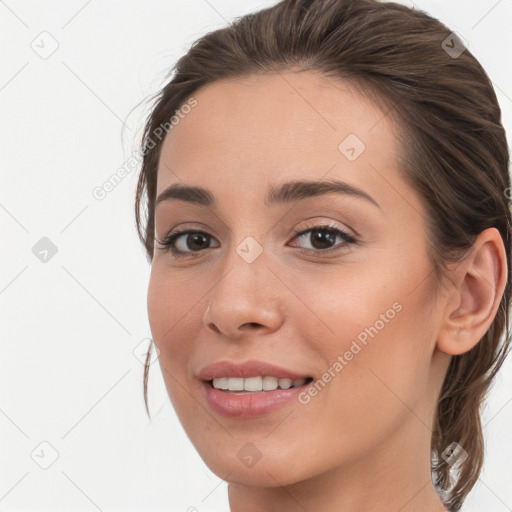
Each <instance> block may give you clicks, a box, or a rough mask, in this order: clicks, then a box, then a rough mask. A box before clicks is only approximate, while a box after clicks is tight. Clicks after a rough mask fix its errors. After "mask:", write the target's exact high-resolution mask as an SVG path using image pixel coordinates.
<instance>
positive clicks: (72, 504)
mask: <svg viewBox="0 0 512 512" xmlns="http://www.w3.org/2000/svg"><path fill="white" fill-rule="evenodd" d="M274 3H275V2H274V1H263V0H259V1H257V0H244V2H243V3H242V2H240V1H236V0H208V1H206V0H187V1H185V0H182V1H177V0H171V1H169V0H166V1H146V2H142V1H137V2H135V1H122V2H121V1H101V0H90V1H86V0H73V1H70V0H67V1H51V2H50V1H24V2H22V1H15V0H0V55H1V60H0V64H1V65H0V140H1V151H0V170H1V171H0V172H1V187H0V230H1V233H2V242H1V249H2V250H1V252H0V254H1V258H2V259H1V265H0V314H1V320H0V340H1V357H0V511H4V512H5V511H21V510H27V511H28V510H38V511H60V510H76V511H79V510H80V511H81V510H83V511H89V510H90V511H94V510H101V511H105V512H106V511H114V510H144V511H158V510H166V511H187V510H192V508H190V507H195V508H196V509H197V510H198V511H200V512H203V511H227V510H228V502H227V490H226V488H227V485H226V483H225V482H223V481H222V480H221V479H219V478H218V477H217V476H215V475H213V474H212V473H211V471H209V470H208V469H207V468H206V466H205V465H204V464H203V462H202V461H201V459H200V457H199V456H198V454H197V453H196V452H195V450H194V448H193V447H192V445H191V444H190V442H189V441H188V439H187V437H186V435H185V433H184V431H183V429H182V428H181V426H180V424H179V422H178V420H177V418H176V416H175V414H174V412H173V410H172V408H171V406H170V403H169V400H168V398H167V395H166V392H165V389H164V387H163V380H162V377H161V373H160V369H159V367H158V365H154V366H153V367H152V373H151V381H150V399H151V401H150V405H151V410H152V413H153V419H152V421H151V422H150V421H149V420H148V418H147V416H146V414H145V410H144V407H143V400H142V372H143V365H142V363H141V362H140V361H139V360H138V359H137V357H136V356H135V355H134V350H135V353H136V354H140V353H143V352H144V350H145V349H146V343H147V338H148V337H150V335H151V334H150V329H149V323H148V320H147V309H146V291H147V283H148V277H149V270H150V268H149V264H148V263H147V261H146V258H145V254H144V251H143V249H142V246H141V245H140V243H139V241H138V238H137V236H136V232H135V223H134V213H133V209H134V208H133V201H134V194H135V184H136V174H137V169H136V168H135V169H132V170H131V172H130V173H129V174H128V176H127V177H126V178H125V179H124V180H123V181H122V182H121V183H120V184H119V185H118V186H117V187H116V188H115V189H114V190H113V191H111V192H110V193H109V194H108V195H107V196H106V197H105V198H104V199H103V200H98V199H95V197H93V195H92V191H93V189H94V188H95V187H97V186H101V185H102V184H103V183H104V182H105V181H107V180H108V179H109V177H110V176H111V175H112V174H113V173H114V172H116V170H117V169H119V168H120V167H121V166H122V165H123V164H124V162H125V161H126V160H127V158H128V157H129V156H130V154H131V153H132V150H134V148H135V145H134V144H136V143H137V142H138V139H137V137H138V135H140V130H141V127H142V122H143V119H144V116H145V114H146V113H147V107H146V106H144V104H142V105H140V106H138V105H139V103H140V102H142V101H143V100H145V99H146V98H148V96H149V95H150V94H152V93H154V92H156V91H157V90H158V88H159V87H160V86H162V85H163V83H164V82H163V80H164V78H165V75H166V73H167V72H168V70H169V69H170V67H171V65H172V64H173V63H174V62H175V60H176V59H177V58H178V57H179V56H180V55H181V54H182V53H183V52H184V51H185V50H186V49H187V47H188V46H189V45H190V44H191V43H192V42H193V41H194V40H195V39H196V38H198V37H199V36H201V35H202V34H203V33H205V32H207V31H210V30H212V29H214V28H218V27H221V26H224V25H225V24H226V22H227V21H229V20H230V19H232V18H233V17H234V16H238V15H242V14H244V13H247V12H251V11H254V10H257V9H258V8H260V7H267V6H270V5H273V4H274ZM404 3H406V5H409V6H412V5H413V2H410V1H408V2H406V1H404ZM414 5H415V7H416V8H418V9H422V10H425V11H427V12H429V13H431V14H433V15H434V16H436V17H438V18H439V19H441V21H443V22H444V23H446V24H447V25H448V26H449V27H450V28H452V29H453V30H455V31H457V32H458V33H459V34H461V35H462V36H463V37H464V39H465V40H466V42H467V43H468V47H469V49H470V50H471V51H472V52H473V53H474V55H475V56H476V57H477V58H478V59H479V60H480V61H481V63H482V64H483V66H484V68H485V69H486V70H487V72H488V74H489V76H490V77H491V79H492V81H493V83H494V84H495V87H496V91H497V95H498V99H499V102H500V105H501V107H502V111H503V120H504V124H505V127H506V129H507V134H508V137H509V141H510V140H511V139H510V137H511V127H512V67H511V65H510V62H511V60H510V53H511V50H512V32H511V30H510V22H511V21H512V0H500V1H497V0H478V1H476V0H473V1H468V0H449V1H441V0H437V1H434V0H416V1H415V2H414ZM45 31H46V32H47V33H48V34H49V35H48V34H46V35H42V36H40V34H41V32H45ZM42 38H45V39H44V42H41V39H42ZM52 41H56V43H55V42H54V43H52ZM52 44H55V45H56V44H58V48H57V50H56V51H55V52H54V53H53V54H52V55H51V56H49V57H48V58H46V59H43V58H41V57H40V56H39V54H38V53H36V51H34V49H33V46H36V45H39V47H40V48H41V50H39V51H41V52H42V51H43V48H42V47H43V46H44V48H45V49H46V50H45V51H48V49H49V48H51V45H52ZM31 45H32V46H31ZM123 122H124V123H125V124H126V128H125V129H124V130H122V124H123ZM42 237H47V238H49V239H50V240H51V241H52V242H53V244H55V246H56V247H57V250H58V252H57V253H56V254H55V255H54V256H53V257H52V258H51V259H50V260H49V261H48V262H47V263H42V262H41V261H40V260H39V259H38V258H36V256H35V255H34V254H33V252H32V248H33V247H34V245H35V244H36V243H37V242H38V241H39V240H40V239H41V238H42ZM144 340H146V341H144ZM141 343H142V345H141V346H140V347H139V348H138V349H137V348H136V347H138V346H139V344H141ZM511 384H512V361H510V360H509V361H508V363H507V365H506V367H505V368H504V369H503V371H502V372H501V374H500V375H499V377H498V379H497V382H496V385H495V387H494V388H493V392H492V394H491V396H490V399H489V402H488V407H487V409H486V412H485V417H484V424H486V425H487V426H486V428H485V436H486V439H487V447H488V448H487V460H486V465H485V470H484V472H483V473H482V477H481V479H480V482H479V483H478V485H477V487H476V488H475V490H474V491H473V493H472V494H471V497H470V499H469V500H468V502H467V507H466V510H467V512H471V511H481V510H485V511H486V512H505V511H510V510H512V487H511V486H510V474H511V473H510V459H511V458H512V443H511V441H510V431H511V425H512V385H511ZM42 442H45V443H49V444H43V445H40V443H42ZM50 445H51V447H50ZM54 450H55V452H54ZM31 454H32V455H31ZM52 454H58V458H57V460H56V461H55V462H54V463H53V464H52V465H51V466H50V467H48V469H42V468H41V467H40V465H45V464H46V465H47V464H50V462H52ZM397 463H399V460H397Z"/></svg>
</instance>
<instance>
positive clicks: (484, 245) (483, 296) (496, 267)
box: [437, 228, 507, 355]
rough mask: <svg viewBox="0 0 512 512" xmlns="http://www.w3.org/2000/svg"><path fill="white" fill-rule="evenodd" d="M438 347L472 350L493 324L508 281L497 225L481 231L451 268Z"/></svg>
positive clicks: (454, 352)
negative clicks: (456, 263) (458, 262)
mask: <svg viewBox="0 0 512 512" xmlns="http://www.w3.org/2000/svg"><path fill="white" fill-rule="evenodd" d="M449 278H450V281H451V284H450V288H449V291H448V294H447V299H448V300H446V303H445V310H444V312H443V316H442V322H441V325H440V330H439V334H438V340H437V348H438V349H439V350H440V351H441V352H445V353H446V354H450V355H460V354H463V353H465V352H468V351H469V350H471V349H472V348H473V347H474V346H475V345H476V344H477V343H478V342H479V341H480V340H481V339H482V337H483V336H484V334H485V333H486V332H487V330H488V329H489V327H490V325H491V324H492V322H493V320H494V317H495V316H496V312H497V310H498V307H499V304H500V301H501V298H502V296H503V292H504V290H505V285H506V283H507V255H506V252H505V247H504V245H503V239H502V238H501V235H500V232H499V231H498V230H497V229H496V228H489V229H486V230H485V231H482V232H481V233H480V234H479V235H478V237H477V238H476V240H475V242H474V244H473V248H472V250H471V251H470V252H469V254H468V255H467V256H466V257H465V259H464V260H463V261H462V262H461V263H460V264H458V265H457V266H456V268H455V270H454V271H451V272H450V276H449Z"/></svg>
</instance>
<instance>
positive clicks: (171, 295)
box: [147, 268, 204, 378]
mask: <svg viewBox="0 0 512 512" xmlns="http://www.w3.org/2000/svg"><path fill="white" fill-rule="evenodd" d="M180 281H183V279H180V277H179V276H174V275H172V273H170V272H169V273H167V274H165V273H164V272H162V271H159V270H158V269H157V268H152V270H151V275H150V280H149V286H148V294H147V306H148V319H149V324H150V327H151V333H152V336H153V340H154V342H155V345H156V346H157V347H158V349H159V350H160V365H161V366H162V367H163V368H162V369H164V368H165V369H167V370H168V371H169V372H172V374H173V375H174V374H176V375H185V373H186V369H187V362H188V360H189V359H190V354H191V351H192V344H193V340H194V339H195V338H196V337H197V336H198V333H199V329H200V326H201V325H202V323H201V320H202V309H201V308H202V307H203V306H204V302H203V300H202V299H203V297H202V295H204V291H203V290H201V289H200V287H195V286H190V283H188V284H187V283H184V282H180ZM164 377H165V373H164ZM182 378H183V377H182Z"/></svg>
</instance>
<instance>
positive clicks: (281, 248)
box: [135, 0, 512, 512]
mask: <svg viewBox="0 0 512 512" xmlns="http://www.w3.org/2000/svg"><path fill="white" fill-rule="evenodd" d="M142 150H143V154H144V160H143V166H142V170H141V173H140V176H139V182H138V188H137V196H136V204H135V206H136V219H137V227H138V231H139V235H140V238H141V241H142V242H143V244H144V246H145V249H146V251H147V255H148V259H149V260H150V261H151V265H152V267H151V277H150V282H149V288H148V314H149V321H150V325H151V331H152V335H153V340H154V343H155V345H156V346H157V348H158V349H159V352H160V356H159V361H160V366H161V369H162V372H163V376H164V380H165V383H166V387H167V391H168V394H169V397H170V399H171V402H172V404H173V406H174V408H175V410H176V413H177V415H178V417H179V419H180V421H181V424H182V425H183V427H184V429H185V431H186V432H187V435H188V436H189V438H190V440H191V442H192V443H193V444H194V446H195V447H196V449H197V450H198V453H199V454H200V455H201V457H202V458H203V460H204V461H205V463H206V464H207V465H208V467H209V468H210V469H211V470H212V471H213V472H215V473H216V474H217V475H218V476H219V477H221V478H223V479H225V480H226V481H227V482H228V495H229V502H230V508H231V510H232V512H240V511H244V512H247V511H249V512H256V511H269V510H276V511H277V510H279V511H292V510H293V511H295V510H333V511H334V510H336V511H341V510H347V511H348V510H350V511H351V512H355V511H365V512H373V511H379V512H380V511H382V510H390V511H391V510H393V511H399V510H400V511H402V512H407V511H415V512H423V511H425V512H426V511H429V512H432V511H434V510H439V511H441V510H450V511H456V510H460V509H461V506H462V504H463V502H464V500H465V498H466V496H467V494H468V493H469V491H470V490H471V488H472V487H473V485H474V484H475V482H476V480H477V479H478V476H479V473H480V470H481V467H482V461H483V436H482V431H481V422H480V413H479V410H480V404H481V402H482V400H483V397H484V396H485V393H486V391H487V390H488V388H489V386H490V384H491V382H492V380H493V378H494V376H495V374H496V372H497V371H498V369H499V368H500V366H501V364H502V362H503V360H504V358H505V356H506V352H507V348H508V344H509V341H510V329H509V318H508V313H509V310H510V300H511V285H510V277H511V274H510V272H511V264H510V256H511V255H510V253H511V238H512V237H511V229H512V228H511V214H510V205H509V200H508V197H510V195H509V194H508V193H507V191H510V177H509V175H508V164H509V154H508V148H507V141H506V138H505V132H504V129H503V126H502V124H501V112H500V108H499V105H498V102H497V99H496V95H495V93H494V90H493V87H492V85H491V82H490V80H489V79H488V77H487V75H486V73H485V71H484V70H483V69H482V67H481V65H480V64H479V63H478V61H477V60H476V59H475V57H474V56H473V55H472V54H471V53H470V52H469V50H467V48H465V47H464V45H463V43H462V41H460V39H458V38H457V37H456V36H455V34H453V33H452V32H451V31H450V30H449V29H448V28H447V27H445V26H444V25H443V24H442V23H440V22H439V21H438V20H436V19H433V18H431V17H430V16H428V15H427V14H425V13H424V12H421V11H417V10H412V9H409V8H407V7H404V6H402V5H399V4H395V3H380V2H378V1H376V0H317V1H314V2H313V1H308V0H284V1H282V2H280V3H278V4H277V5H276V6H274V7H272V8H269V9H265V10H262V11H260V12H258V13H255V14H251V15H248V16H244V17H242V18H240V19H238V20H236V21H235V22H234V23H233V24H231V25H230V26H228V27H226V28H224V29H221V30H217V31H215V32H212V33H210V34H207V35H206V36H204V37H202V38H201V39H200V40H199V41H197V42H196V43H195V44H194V45H193V47H192V48H191V49H190V50H189V52H188V53H187V54H186V55H184V56H183V57H182V58H181V59H180V60H179V61H178V63H177V65H176V68H175V70H174V74H173V76H172V77H171V80H170V81H169V83H168V84H167V85H166V86H165V87H164V88H163V90H162V91H161V93H160V94H159V95H158V97H157V98H156V101H155V105H154V107H153V110H152V113H151V115H150V117H149V119H148V120H147V124H146V127H145V131H144V136H143V140H142ZM149 358H150V352H148V361H149ZM148 369H149V364H148V363H147V364H146V372H145V382H144V384H145V398H146V399H147V389H146V385H147V376H148V373H147V372H148ZM146 404H147V401H146ZM148 413H149V411H148Z"/></svg>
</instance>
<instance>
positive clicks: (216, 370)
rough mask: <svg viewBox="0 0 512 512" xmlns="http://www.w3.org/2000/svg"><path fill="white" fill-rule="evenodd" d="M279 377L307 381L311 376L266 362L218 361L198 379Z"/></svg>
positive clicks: (201, 372)
mask: <svg viewBox="0 0 512 512" xmlns="http://www.w3.org/2000/svg"><path fill="white" fill-rule="evenodd" d="M259 376H261V377H278V378H287V379H292V380H296V379H306V378H307V377H311V375H307V374H303V373H297V372H295V371H293V370H288V369H287V368H281V367H279V366H276V365H273V364H270V363H265V362H264V361H257V360H254V359H253V360H249V361H241V362H238V363H236V362H234V361H228V360H224V361H217V362H216V363H213V364H209V365H208V366H205V367H204V368H202V369H201V370H200V371H199V373H198V374H197V378H198V379H199V380H203V381H209V380H212V379H214V378H218V377H243V378H248V377H259Z"/></svg>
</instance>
